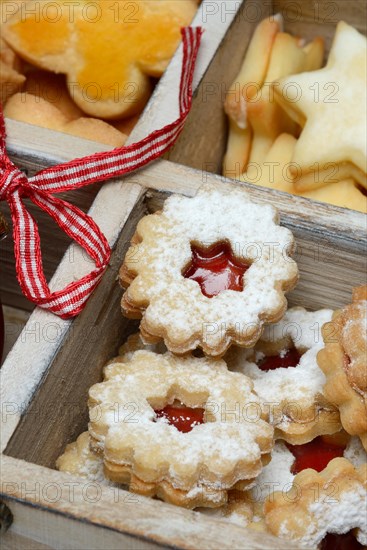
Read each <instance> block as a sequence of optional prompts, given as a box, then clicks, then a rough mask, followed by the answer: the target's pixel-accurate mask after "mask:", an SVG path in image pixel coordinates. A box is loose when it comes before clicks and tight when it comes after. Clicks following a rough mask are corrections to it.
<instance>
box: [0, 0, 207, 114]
mask: <svg viewBox="0 0 367 550" xmlns="http://www.w3.org/2000/svg"><path fill="white" fill-rule="evenodd" d="M23 8H24V9H22V10H19V11H18V12H17V13H16V14H15V15H14V17H12V18H10V19H9V21H8V22H7V23H6V24H5V25H4V28H3V29H2V35H3V38H4V39H5V40H6V41H7V42H8V43H9V44H10V45H11V47H12V48H13V49H14V50H15V51H17V52H18V53H19V54H20V55H21V56H22V57H23V58H25V59H26V60H27V61H30V62H31V63H33V64H34V65H37V66H38V67H41V68H44V69H48V70H50V71H54V72H56V73H64V74H66V75H67V81H68V87H69V92H70V93H71V95H72V97H73V99H74V101H75V102H76V103H77V105H78V106H79V107H80V108H81V109H82V110H83V111H84V112H86V113H88V114H90V115H93V116H95V117H101V118H120V117H123V116H128V115H130V114H134V113H136V112H139V111H140V110H141V109H142V107H143V106H144V103H145V102H146V101H147V99H148V97H149V94H150V91H151V84H150V80H149V76H154V77H158V76H160V75H161V74H162V73H163V71H164V70H165V68H166V66H167V64H168V62H169V60H170V59H171V57H172V55H173V53H174V51H175V49H176V47H177V45H178V43H179V41H180V28H181V27H182V26H185V25H187V24H189V23H190V21H191V20H192V18H193V16H194V14H195V11H196V9H197V3H196V0H179V1H177V0H135V1H134V2H130V1H128V0H118V1H115V0H113V1H112V0H98V1H96V2H88V1H87V0H82V1H80V2H63V1H62V0H57V1H54V2H48V1H47V0H37V1H34V0H31V1H29V2H27V3H26V5H24V6H23Z"/></svg>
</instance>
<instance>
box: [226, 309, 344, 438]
mask: <svg viewBox="0 0 367 550" xmlns="http://www.w3.org/2000/svg"><path fill="white" fill-rule="evenodd" d="M332 313H333V312H332V311H331V310H329V309H321V310H319V311H314V312H313V311H306V310H305V309H304V308H301V307H294V308H291V309H289V310H288V311H287V313H286V314H285V316H284V317H283V319H282V320H281V321H279V322H278V323H276V324H274V325H269V326H267V327H266V328H265V330H264V332H263V335H262V337H261V338H260V340H259V341H258V342H257V344H256V346H255V347H254V348H252V349H242V348H237V347H232V348H231V349H230V350H229V351H228V353H227V355H226V357H225V359H226V361H227V363H228V367H229V369H230V370H233V371H236V372H241V373H243V374H245V375H246V376H248V377H249V378H251V379H252V380H253V382H254V390H255V392H256V393H257V395H258V396H259V397H260V399H261V401H262V405H263V408H264V412H267V413H268V415H269V418H270V420H269V421H270V422H271V424H273V425H274V427H275V437H276V438H281V439H284V440H285V441H287V442H289V443H293V444H302V443H306V442H307V441H311V440H312V439H314V438H315V437H316V436H318V435H322V434H332V433H335V432H337V431H339V430H340V428H341V424H340V418H339V412H338V410H337V409H336V408H335V407H334V406H333V405H332V404H331V403H330V402H329V401H328V400H327V399H326V398H325V396H324V394H323V386H324V383H325V376H324V374H323V372H322V371H321V370H320V368H319V367H318V364H317V360H316V356H317V353H318V351H319V350H320V348H321V346H322V345H323V343H322V337H321V327H322V325H323V324H324V323H326V322H327V321H330V319H331V317H332Z"/></svg>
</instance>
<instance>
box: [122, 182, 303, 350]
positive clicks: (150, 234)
mask: <svg viewBox="0 0 367 550" xmlns="http://www.w3.org/2000/svg"><path fill="white" fill-rule="evenodd" d="M278 220H279V217H278V213H277V211H276V210H275V208H274V207H272V206H270V205H260V204H256V203H254V202H252V201H251V200H250V198H249V196H248V195H247V193H246V192H245V191H244V190H243V189H242V188H240V187H234V186H233V187H232V186H225V187H222V188H220V187H216V186H210V185H209V186H208V185H205V186H203V187H201V188H200V190H199V191H198V193H197V195H196V196H195V197H193V198H187V197H183V196H178V195H177V196H171V197H170V198H169V199H167V201H166V202H165V205H164V208H163V211H162V212H160V213H156V214H152V215H149V216H146V217H144V218H143V219H142V220H141V221H140V222H139V224H138V226H137V229H136V233H135V235H134V237H133V240H132V247H131V248H130V249H129V251H128V252H127V254H126V257H125V260H124V263H123V265H122V267H121V269H120V281H121V284H122V286H124V287H125V288H126V287H127V290H126V291H125V294H124V295H123V298H122V310H123V312H124V314H125V315H126V316H128V317H133V318H142V321H141V324H140V330H141V333H142V337H143V340H144V341H146V342H147V343H154V342H157V341H159V340H161V339H163V340H164V343H165V345H166V346H167V348H168V349H169V350H170V351H172V352H174V353H178V354H183V353H185V352H187V351H189V350H194V349H196V348H197V347H201V348H202V349H203V350H204V352H205V353H206V354H208V355H221V354H223V353H224V352H225V351H226V349H227V348H228V347H229V345H230V344H231V343H232V342H233V343H237V344H238V345H240V346H251V345H253V344H254V343H255V342H256V341H257V340H258V338H259V337H260V335H261V331H262V327H263V324H264V323H265V322H267V323H271V322H275V321H278V320H279V319H280V318H281V317H282V315H283V314H284V312H285V309H286V299H285V297H284V292H285V291H287V290H290V289H292V288H293V287H294V285H295V284H296V282H297V279H298V270H297V266H296V264H295V262H294V261H293V260H292V259H291V257H290V254H291V253H292V251H293V248H294V239H293V236H292V234H291V232H290V231H289V230H288V229H285V228H284V227H280V226H279V225H278V223H279V221H278Z"/></svg>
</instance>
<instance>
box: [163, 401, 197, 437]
mask: <svg viewBox="0 0 367 550" xmlns="http://www.w3.org/2000/svg"><path fill="white" fill-rule="evenodd" d="M154 412H155V415H156V419H157V418H165V419H166V420H167V422H168V423H169V424H170V425H171V426H174V427H175V428H176V429H177V430H178V431H179V432H182V433H188V432H191V430H192V429H193V428H194V427H195V426H198V425H199V424H203V423H204V409H201V408H193V407H186V406H185V405H184V404H182V403H180V404H179V405H177V406H175V405H174V404H173V405H166V407H164V409H158V410H155V411H154Z"/></svg>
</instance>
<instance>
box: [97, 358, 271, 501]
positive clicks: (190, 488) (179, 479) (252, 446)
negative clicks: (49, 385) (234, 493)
mask: <svg viewBox="0 0 367 550" xmlns="http://www.w3.org/2000/svg"><path fill="white" fill-rule="evenodd" d="M89 412H90V424H89V432H90V434H91V437H92V441H93V448H94V449H95V450H98V451H99V452H101V453H103V457H104V466H105V474H106V476H107V477H108V478H109V479H111V480H112V481H115V482H118V483H128V484H129V485H130V489H131V490H132V491H135V492H138V493H141V494H146V495H150V496H153V495H156V496H159V497H160V498H163V499H164V500H167V501H169V502H172V503H174V504H179V505H182V506H186V507H189V508H194V507H197V506H213V507H215V506H220V505H222V504H224V503H225V502H226V501H227V491H228V490H229V489H233V488H234V489H238V490H245V489H247V488H248V486H249V484H250V482H252V480H253V479H254V478H255V477H256V476H257V475H258V474H259V473H260V471H261V469H262V467H263V464H264V463H266V462H267V459H268V454H269V453H270V451H271V448H272V446H273V428H272V427H271V426H270V425H269V424H267V423H266V422H265V421H264V420H262V418H261V407H260V405H259V399H258V397H257V396H256V395H255V394H254V393H252V382H251V380H249V379H248V378H246V377H245V376H243V375H241V374H238V373H231V372H229V371H228V370H227V367H226V365H225V363H224V361H222V360H219V359H210V358H195V357H191V356H187V357H184V358H182V357H175V356H173V355H171V354H170V353H166V354H164V355H158V354H155V353H153V352H149V351H137V352H136V353H134V355H133V356H132V358H131V360H130V361H129V362H126V363H122V362H116V363H110V364H109V365H107V366H106V368H105V381H104V382H102V383H100V384H96V385H94V386H92V388H91V389H90V390H89Z"/></svg>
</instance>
